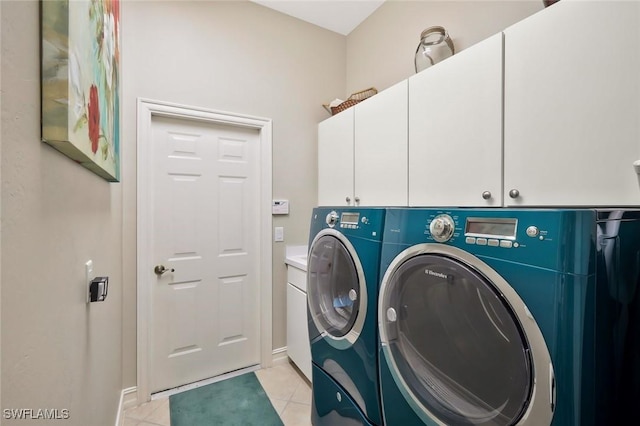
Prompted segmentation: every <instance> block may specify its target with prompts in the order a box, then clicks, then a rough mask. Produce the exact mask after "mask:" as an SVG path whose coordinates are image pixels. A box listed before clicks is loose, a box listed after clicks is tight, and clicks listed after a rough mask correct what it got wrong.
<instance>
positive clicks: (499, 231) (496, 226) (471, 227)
mask: <svg viewBox="0 0 640 426" xmlns="http://www.w3.org/2000/svg"><path fill="white" fill-rule="evenodd" d="M517 224H518V221H517V219H487V218H471V217H470V218H468V219H467V228H466V230H465V235H467V234H473V235H489V236H498V237H506V238H513V237H515V236H516V225H517Z"/></svg>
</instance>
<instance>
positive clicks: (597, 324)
mask: <svg viewBox="0 0 640 426" xmlns="http://www.w3.org/2000/svg"><path fill="white" fill-rule="evenodd" d="M381 277H382V279H381V287H380V295H379V304H378V321H379V338H380V347H379V349H380V355H379V359H380V360H379V366H380V386H381V400H382V408H383V417H384V423H385V424H386V425H387V426H411V425H447V426H453V425H482V426H489V425H492V426H493V425H535V426H544V425H553V426H596V425H616V424H624V423H623V420H624V419H625V416H626V418H629V413H632V408H631V407H633V406H634V405H635V404H637V403H638V401H640V392H639V390H638V387H640V375H639V374H638V369H639V368H640V362H639V361H640V356H639V354H640V351H639V349H638V346H639V342H640V340H639V339H640V336H639V332H638V325H639V324H640V312H639V310H640V303H639V297H640V296H639V292H638V285H640V212H639V211H632V210H613V209H608V210H595V209H573V210H569V209H506V208H505V209H463V208H451V209H422V208H415V209H389V210H388V211H387V215H386V220H385V230H384V238H383V249H382V257H381Z"/></svg>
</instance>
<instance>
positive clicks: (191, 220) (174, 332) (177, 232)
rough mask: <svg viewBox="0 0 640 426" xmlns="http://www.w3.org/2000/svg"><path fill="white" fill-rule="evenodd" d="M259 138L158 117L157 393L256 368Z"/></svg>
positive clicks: (154, 125)
mask: <svg viewBox="0 0 640 426" xmlns="http://www.w3.org/2000/svg"><path fill="white" fill-rule="evenodd" d="M259 140H260V138H259V131H258V130H256V129H250V128H241V127H235V126H230V125H229V126H227V125H221V124H215V123H208V122H204V121H196V120H189V119H185V118H169V117H161V116H153V118H152V122H151V144H152V146H151V147H149V150H150V153H151V155H152V162H151V165H152V166H151V167H152V174H153V176H152V183H151V187H150V189H151V197H150V200H151V207H152V208H151V209H150V211H151V220H152V222H153V223H152V224H150V229H152V236H151V238H152V240H153V241H152V242H151V245H150V247H151V250H152V258H153V262H154V264H150V265H148V273H149V283H150V284H151V289H150V292H149V294H150V305H151V306H150V310H151V321H150V322H151V324H149V338H150V341H149V350H150V354H149V359H150V374H149V380H150V383H149V385H150V391H151V393H153V392H158V391H162V390H166V389H170V388H174V387H177V386H180V385H184V384H187V383H191V382H194V381H198V380H202V379H205V378H209V377H213V376H216V375H219V374H223V373H226V372H229V371H232V370H236V369H239V368H243V367H248V366H251V365H255V364H259V363H260V341H259V337H260V334H259V330H260V316H259V309H260V305H259V303H260V298H259V296H260V286H259V277H260V274H259V269H258V268H259V266H258V265H259V262H258V257H257V256H259V253H260V251H259V247H260V232H259V226H260V217H259V214H260V208H259V198H260V187H259V179H258V172H259V170H260V169H259V161H260V159H259V155H258V154H259V146H258V143H259ZM155 266H161V267H165V268H166V269H167V272H164V273H162V274H158V273H156V272H154V267H155Z"/></svg>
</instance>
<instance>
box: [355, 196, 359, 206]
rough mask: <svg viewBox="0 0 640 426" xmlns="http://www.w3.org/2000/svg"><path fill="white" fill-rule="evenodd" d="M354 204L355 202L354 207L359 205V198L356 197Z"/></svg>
mask: <svg viewBox="0 0 640 426" xmlns="http://www.w3.org/2000/svg"><path fill="white" fill-rule="evenodd" d="M355 202H356V206H357V205H359V204H360V197H356V199H355Z"/></svg>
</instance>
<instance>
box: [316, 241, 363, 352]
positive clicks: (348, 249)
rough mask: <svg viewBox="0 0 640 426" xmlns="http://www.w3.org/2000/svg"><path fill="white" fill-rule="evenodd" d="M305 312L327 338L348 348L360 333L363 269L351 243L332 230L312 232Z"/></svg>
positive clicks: (338, 346) (338, 345)
mask: <svg viewBox="0 0 640 426" xmlns="http://www.w3.org/2000/svg"><path fill="white" fill-rule="evenodd" d="M307 263H308V264H307V302H308V306H309V314H310V316H311V318H312V320H313V322H314V324H315V326H316V327H317V328H318V331H320V333H321V334H322V335H323V336H324V337H326V338H327V339H326V340H327V341H328V342H329V343H330V344H331V345H332V346H334V347H336V348H338V349H345V348H347V347H350V346H351V345H352V344H353V343H354V342H355V341H356V339H357V338H358V336H359V335H360V333H361V332H362V326H363V324H364V317H365V313H366V310H367V292H366V283H365V278H364V272H363V270H362V265H361V264H360V261H359V260H358V257H357V255H356V253H355V249H354V248H353V245H352V244H351V243H350V242H349V240H347V238H345V236H344V235H343V234H342V233H340V232H338V231H335V230H333V229H325V230H323V231H321V232H319V233H318V235H316V237H315V238H314V240H313V242H312V243H311V248H310V250H309V259H308V262H307Z"/></svg>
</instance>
